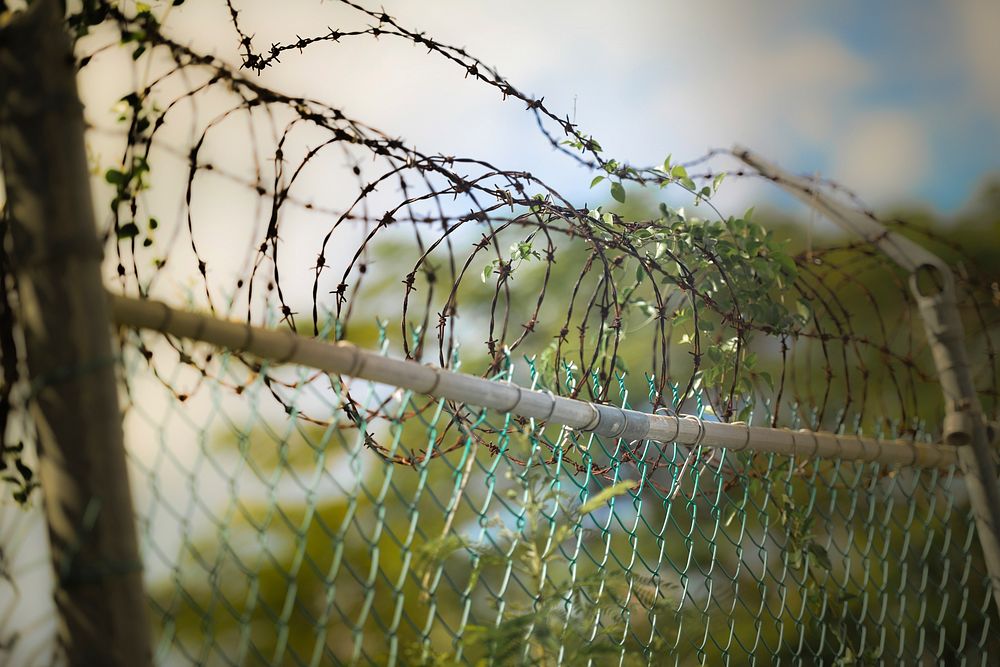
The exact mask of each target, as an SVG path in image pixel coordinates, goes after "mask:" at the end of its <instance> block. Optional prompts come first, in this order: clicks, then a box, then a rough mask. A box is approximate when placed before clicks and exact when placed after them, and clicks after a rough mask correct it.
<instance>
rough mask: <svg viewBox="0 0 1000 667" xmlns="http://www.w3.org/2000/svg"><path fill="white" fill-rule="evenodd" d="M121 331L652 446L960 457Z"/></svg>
mask: <svg viewBox="0 0 1000 667" xmlns="http://www.w3.org/2000/svg"><path fill="white" fill-rule="evenodd" d="M109 298H110V303H111V310H112V317H113V318H114V320H115V322H117V323H118V324H119V325H122V326H127V327H133V328H139V329H151V330H154V331H158V332H160V333H163V334H168V335H171V336H176V337H178V338H187V339H191V340H196V341H201V342H204V343H209V344H211V345H215V346H218V347H222V348H226V349H229V350H233V351H238V352H245V353H248V354H252V355H254V356H257V357H261V358H264V359H269V360H272V361H274V362H276V363H279V364H285V363H294V364H298V365H301V366H309V367H312V368H316V369H318V370H322V371H326V372H328V373H338V374H343V375H347V376H351V377H355V378H361V379H365V380H370V381H372V382H381V383H384V384H387V385H391V386H394V387H401V388H403V389H409V390H411V391H415V392H417V393H420V394H426V395H428V396H434V397H437V398H444V399H447V400H451V401H457V402H460V403H464V404H466V405H471V406H478V407H483V408H488V409H491V410H496V411H498V412H503V413H512V414H515V415H519V416H521V417H526V418H530V419H537V420H540V421H543V422H545V423H552V424H561V425H564V426H567V427H569V428H572V429H574V430H577V431H583V432H590V433H594V434H596V435H599V436H603V437H607V438H623V439H626V440H630V441H634V440H642V439H648V440H654V441H658V442H677V443H681V444H686V445H697V444H701V445H704V446H707V447H724V448H726V449H729V450H733V451H756V452H774V453H776V454H785V455H794V456H800V457H804V458H836V459H842V460H854V461H872V462H878V463H884V464H897V465H905V466H916V467H922V468H939V467H946V466H951V465H953V464H955V463H956V462H957V460H958V456H957V448H956V447H953V446H950V445H943V444H928V443H920V442H911V441H909V440H879V439H875V438H867V437H862V436H853V435H838V434H834V433H827V432H822V431H809V430H798V431H793V430H790V429H779V428H766V427H761V426H749V425H747V424H743V423H722V422H712V421H706V420H704V419H701V418H699V417H696V416H693V415H676V416H675V415H668V414H647V413H644V412H638V411H636V410H626V409H622V408H618V407H615V406H612V405H602V404H598V403H591V402H588V401H581V400H577V399H572V398H566V397H563V396H556V395H554V394H552V393H551V392H547V391H535V390H531V389H525V388H523V387H519V386H517V385H515V384H512V383H507V382H497V381H495V380H488V379H485V378H481V377H476V376H472V375H466V374H463V373H456V372H454V371H449V370H446V369H443V368H438V367H435V366H430V365H424V364H420V363H417V362H415V361H405V360H400V359H392V358H390V357H385V356H383V355H381V354H378V353H375V352H370V351H367V350H363V349H361V348H359V347H357V346H356V345H353V344H351V343H347V342H344V341H341V342H337V343H330V342H327V341H322V340H317V339H313V338H306V337H304V336H299V335H297V334H295V333H293V332H291V331H287V330H285V331H274V330H271V329H264V328H261V327H254V326H250V325H248V324H246V323H238V322H233V321H228V320H221V319H217V318H214V317H208V316H205V315H199V314H195V313H190V312H185V311H181V310H176V309H174V308H171V307H170V306H168V305H167V304H165V303H163V302H160V301H153V300H146V299H134V298H129V297H122V296H117V295H110V296H109Z"/></svg>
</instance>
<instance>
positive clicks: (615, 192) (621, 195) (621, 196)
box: [611, 182, 625, 204]
mask: <svg viewBox="0 0 1000 667" xmlns="http://www.w3.org/2000/svg"><path fill="white" fill-rule="evenodd" d="M611 196H612V197H614V198H615V201H618V202H620V203H622V204H624V203H625V188H624V186H622V184H621V183H618V182H615V183H612V184H611Z"/></svg>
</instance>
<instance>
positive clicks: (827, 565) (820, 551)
mask: <svg viewBox="0 0 1000 667" xmlns="http://www.w3.org/2000/svg"><path fill="white" fill-rule="evenodd" d="M809 553H811V554H812V555H813V556H815V557H816V562H817V563H819V565H820V566H822V567H823V569H825V570H831V569H833V563H831V562H830V554H828V553H827V552H826V549H824V548H823V547H821V546H820V545H818V544H816V543H815V542H810V543H809Z"/></svg>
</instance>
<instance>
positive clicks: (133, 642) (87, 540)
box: [0, 0, 151, 667]
mask: <svg viewBox="0 0 1000 667" xmlns="http://www.w3.org/2000/svg"><path fill="white" fill-rule="evenodd" d="M4 6H5V5H0V158H2V164H3V178H4V187H5V189H6V193H7V205H8V207H9V209H8V210H9V217H10V222H11V227H10V229H11V238H10V239H7V240H5V241H6V242H8V243H10V247H11V250H12V252H11V257H12V264H13V265H14V273H15V275H16V278H17V284H18V290H19V291H18V300H19V303H20V310H19V323H20V327H21V329H22V331H23V335H24V343H25V352H26V357H27V367H28V372H29V374H30V378H31V383H32V389H33V401H32V406H31V410H32V414H33V417H34V421H35V423H36V424H37V428H38V449H39V453H38V454H39V471H38V472H39V478H40V481H41V485H42V492H43V502H44V504H45V513H46V517H47V520H48V531H49V539H50V543H51V548H52V560H53V565H54V568H55V575H56V590H55V599H56V607H57V609H58V611H59V614H60V624H59V638H60V641H61V642H62V644H63V647H64V649H65V651H66V654H67V656H68V661H69V664H71V665H121V666H123V667H124V666H128V667H132V666H136V665H148V664H150V662H151V655H150V640H149V636H150V632H149V620H148V616H147V609H146V600H145V596H144V594H143V587H142V572H141V570H142V568H141V563H140V561H139V554H138V548H137V544H136V530H135V518H134V515H133V511H132V499H131V496H130V494H129V487H128V479H127V474H126V473H127V471H126V464H125V452H124V448H123V436H122V425H121V414H120V412H119V408H118V391H117V384H116V380H115V358H114V353H113V351H112V342H111V329H110V320H109V313H108V306H107V301H106V297H105V293H104V289H103V286H102V283H101V275H100V267H101V246H100V243H99V241H98V238H97V232H96V228H95V223H94V217H93V207H92V203H91V195H90V186H89V176H88V171H87V160H86V153H85V149H84V139H83V129H84V124H83V114H82V108H81V105H80V102H79V98H78V96H77V90H76V80H75V75H76V67H75V64H74V60H73V56H72V52H71V46H70V42H69V38H68V36H67V34H66V33H65V30H64V28H63V22H62V15H61V10H60V8H59V3H58V2H56V0H38V1H37V2H35V3H33V4H32V5H31V6H30V8H29V9H27V10H26V11H23V12H18V13H12V12H7V11H3V7H4Z"/></svg>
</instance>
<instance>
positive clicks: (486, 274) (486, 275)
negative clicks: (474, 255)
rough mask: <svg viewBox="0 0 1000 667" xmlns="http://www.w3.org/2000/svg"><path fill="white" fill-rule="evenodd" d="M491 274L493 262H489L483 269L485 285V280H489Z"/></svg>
mask: <svg viewBox="0 0 1000 667" xmlns="http://www.w3.org/2000/svg"><path fill="white" fill-rule="evenodd" d="M492 274H493V262H490V263H489V264H487V265H486V267H485V268H484V269H483V275H482V280H483V282H484V283H485V282H486V281H487V280H489V279H490V276H491V275H492Z"/></svg>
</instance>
